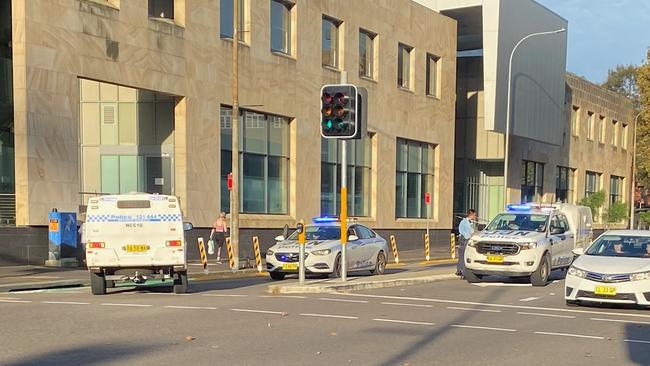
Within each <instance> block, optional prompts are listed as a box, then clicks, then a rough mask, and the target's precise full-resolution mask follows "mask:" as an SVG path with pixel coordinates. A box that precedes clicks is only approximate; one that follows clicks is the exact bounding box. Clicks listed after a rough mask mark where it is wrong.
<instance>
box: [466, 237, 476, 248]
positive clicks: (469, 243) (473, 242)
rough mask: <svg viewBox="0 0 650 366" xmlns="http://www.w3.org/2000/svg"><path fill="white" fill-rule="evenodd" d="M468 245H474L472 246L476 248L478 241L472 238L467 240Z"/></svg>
mask: <svg viewBox="0 0 650 366" xmlns="http://www.w3.org/2000/svg"><path fill="white" fill-rule="evenodd" d="M467 246H469V247H472V248H475V247H476V242H475V241H474V240H471V239H470V240H469V241H468V242H467Z"/></svg>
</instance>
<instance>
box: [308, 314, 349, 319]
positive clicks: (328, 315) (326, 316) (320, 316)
mask: <svg viewBox="0 0 650 366" xmlns="http://www.w3.org/2000/svg"><path fill="white" fill-rule="evenodd" d="M300 315H302V316H313V317H318V318H337V319H359V317H358V316H347V315H331V314H312V313H303V314H300Z"/></svg>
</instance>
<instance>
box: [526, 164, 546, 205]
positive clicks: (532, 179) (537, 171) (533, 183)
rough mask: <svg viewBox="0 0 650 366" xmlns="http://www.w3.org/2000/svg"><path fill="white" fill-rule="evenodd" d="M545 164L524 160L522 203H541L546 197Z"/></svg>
mask: <svg viewBox="0 0 650 366" xmlns="http://www.w3.org/2000/svg"><path fill="white" fill-rule="evenodd" d="M543 185H544V164H542V163H537V162H534V161H528V160H524V161H523V164H522V170H521V201H522V202H534V201H541V199H542V196H543V195H544V187H543Z"/></svg>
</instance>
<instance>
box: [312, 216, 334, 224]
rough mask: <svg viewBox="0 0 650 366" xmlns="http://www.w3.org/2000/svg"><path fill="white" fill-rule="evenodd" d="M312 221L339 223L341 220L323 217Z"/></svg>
mask: <svg viewBox="0 0 650 366" xmlns="http://www.w3.org/2000/svg"><path fill="white" fill-rule="evenodd" d="M312 221H314V222H315V223H323V222H338V221H339V218H338V217H336V216H321V217H314V218H313V219H312Z"/></svg>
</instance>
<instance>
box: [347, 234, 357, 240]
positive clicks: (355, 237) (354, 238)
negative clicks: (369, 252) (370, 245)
mask: <svg viewBox="0 0 650 366" xmlns="http://www.w3.org/2000/svg"><path fill="white" fill-rule="evenodd" d="M357 240H359V237H358V236H356V235H350V236H348V241H357Z"/></svg>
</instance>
